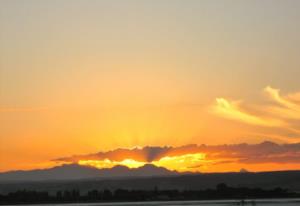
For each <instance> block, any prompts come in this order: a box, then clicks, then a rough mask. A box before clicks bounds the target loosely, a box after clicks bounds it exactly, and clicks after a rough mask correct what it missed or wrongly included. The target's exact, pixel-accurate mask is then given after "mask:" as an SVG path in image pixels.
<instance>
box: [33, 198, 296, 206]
mask: <svg viewBox="0 0 300 206" xmlns="http://www.w3.org/2000/svg"><path fill="white" fill-rule="evenodd" d="M48 205H54V206H73V205H74V206H129V205H132V206H196V205H199V206H299V205H300V199H264V200H245V201H241V200H211V201H170V202H168V201H166V202H118V203H76V204H75V203H69V204H44V205H42V206H48ZM35 206H38V205H35Z"/></svg>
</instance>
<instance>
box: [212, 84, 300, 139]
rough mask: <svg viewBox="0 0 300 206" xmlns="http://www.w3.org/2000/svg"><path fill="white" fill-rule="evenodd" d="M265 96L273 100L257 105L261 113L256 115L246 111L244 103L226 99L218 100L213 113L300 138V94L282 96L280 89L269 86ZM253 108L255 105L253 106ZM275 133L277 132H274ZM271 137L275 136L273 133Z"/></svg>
mask: <svg viewBox="0 0 300 206" xmlns="http://www.w3.org/2000/svg"><path fill="white" fill-rule="evenodd" d="M263 92H264V94H266V95H267V97H268V98H269V99H270V100H271V102H269V103H268V104H261V105H255V108H257V110H258V111H259V112H258V113H257V112H256V113H254V112H251V111H249V109H246V106H245V104H242V101H230V100H228V99H225V98H217V99H216V101H215V104H214V105H213V112H214V113H215V114H216V115H218V116H220V117H223V118H227V119H232V120H235V121H239V122H243V123H245V124H250V125H254V126H260V127H271V128H273V129H274V128H277V129H276V131H277V132H278V130H281V132H282V131H285V134H286V135H285V136H284V135H280V136H281V137H282V138H281V139H284V138H289V137H290V136H292V137H296V138H299V137H300V126H299V125H300V124H299V123H300V122H299V120H300V93H299V92H298V93H293V94H287V95H285V96H284V95H281V94H280V90H279V89H275V88H272V87H271V86H267V87H265V88H264V89H263ZM251 106H252V107H253V105H251ZM274 131H275V130H274ZM270 135H273V136H274V134H272V132H271V133H270Z"/></svg>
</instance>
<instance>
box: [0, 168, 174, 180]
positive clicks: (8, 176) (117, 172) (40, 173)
mask: <svg viewBox="0 0 300 206" xmlns="http://www.w3.org/2000/svg"><path fill="white" fill-rule="evenodd" d="M177 174H179V173H178V172H176V171H170V170H167V169H166V168H163V167H156V166H154V165H151V164H146V165H144V166H142V167H139V168H134V169H130V168H128V167H126V166H120V165H118V166H115V167H113V168H105V169H97V168H94V167H89V166H82V165H78V164H65V165H61V166H57V167H53V168H50V169H39V170H29V171H22V170H20V171H10V172H3V173H0V182H8V181H9V182H10V181H47V180H79V179H89V178H123V177H124V178H125V177H127V178H128V177H150V176H170V175H177Z"/></svg>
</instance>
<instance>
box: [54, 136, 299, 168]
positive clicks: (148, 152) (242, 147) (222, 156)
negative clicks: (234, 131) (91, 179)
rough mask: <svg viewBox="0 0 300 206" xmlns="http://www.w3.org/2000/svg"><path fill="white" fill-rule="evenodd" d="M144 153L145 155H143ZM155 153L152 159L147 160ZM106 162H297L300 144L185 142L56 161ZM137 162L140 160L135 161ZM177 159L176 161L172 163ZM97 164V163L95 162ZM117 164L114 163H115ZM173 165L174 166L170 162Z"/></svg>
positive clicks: (194, 165)
mask: <svg viewBox="0 0 300 206" xmlns="http://www.w3.org/2000/svg"><path fill="white" fill-rule="evenodd" d="M140 155H142V157H141V156H140ZM149 156H151V158H150V159H144V158H145V157H149ZM99 160H101V161H103V162H106V163H111V162H114V163H115V164H117V163H118V162H122V161H123V162H124V161H125V162H126V161H129V160H130V161H131V162H132V163H135V164H137V162H143V163H154V164H156V165H159V166H166V167H168V166H170V167H171V166H173V165H174V164H176V167H178V168H179V167H181V165H180V164H181V163H182V165H183V166H184V167H185V168H198V167H201V165H217V164H224V165H226V164H231V163H245V164H257V163H280V164H284V163H297V164H300V143H293V144H276V143H273V142H267V141H266V142H263V143H260V144H246V143H243V144H231V145H195V144H192V145H185V146H180V147H150V146H147V147H143V148H133V149H115V150H111V151H107V152H98V153H95V154H87V155H76V156H71V157H64V158H59V159H56V160H54V161H58V162H62V161H63V162H72V163H78V162H79V161H94V162H95V161H99ZM135 161H137V162H135ZM171 161H175V162H171ZM95 164H96V163H95ZM115 164H114V165H115ZM170 164H172V165H170Z"/></svg>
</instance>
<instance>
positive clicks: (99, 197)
mask: <svg viewBox="0 0 300 206" xmlns="http://www.w3.org/2000/svg"><path fill="white" fill-rule="evenodd" d="M246 198H247V199H249V198H250V199H259V198H300V194H299V193H295V192H289V191H288V190H285V189H282V188H275V189H271V190H264V189H261V188H247V187H238V188H234V187H229V186H227V185H226V184H223V183H222V184H218V185H217V187H216V188H215V189H206V190H182V191H180V190H159V189H158V188H154V189H153V190H126V189H117V190H114V191H111V190H102V191H99V190H91V191H88V192H87V193H85V194H81V192H80V190H77V189H73V190H65V191H57V192H56V194H54V195H51V194H49V193H48V192H37V191H29V190H20V191H16V192H11V193H8V194H6V195H0V204H41V203H88V202H128V201H162V200H163V201H172V200H174V201H175V200H212V199H213V200H218V199H246Z"/></svg>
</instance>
